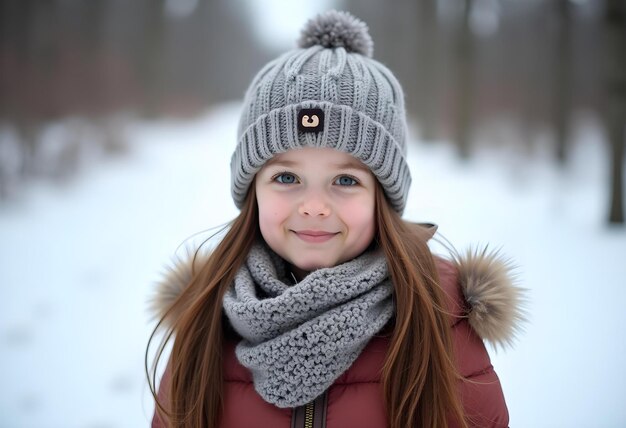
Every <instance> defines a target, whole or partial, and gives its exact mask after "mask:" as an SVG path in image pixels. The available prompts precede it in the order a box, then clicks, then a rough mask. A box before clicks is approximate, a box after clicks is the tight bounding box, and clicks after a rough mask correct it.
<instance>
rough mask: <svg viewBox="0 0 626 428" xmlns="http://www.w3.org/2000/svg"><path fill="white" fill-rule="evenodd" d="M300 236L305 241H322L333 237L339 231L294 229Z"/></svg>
mask: <svg viewBox="0 0 626 428" xmlns="http://www.w3.org/2000/svg"><path fill="white" fill-rule="evenodd" d="M292 232H293V233H295V234H296V236H297V237H298V238H300V239H301V240H303V241H305V242H310V243H321V242H326V241H328V240H330V239H332V238H333V237H334V236H335V235H337V233H338V232H324V231H317V230H300V231H297V230H292Z"/></svg>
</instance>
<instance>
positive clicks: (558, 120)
mask: <svg viewBox="0 0 626 428" xmlns="http://www.w3.org/2000/svg"><path fill="white" fill-rule="evenodd" d="M554 6H555V7H556V8H557V13H556V15H557V16H556V19H557V30H556V34H555V39H556V40H555V43H554V58H555V61H554V68H553V73H552V75H553V82H552V88H553V94H554V100H553V103H552V104H553V113H552V114H553V123H554V128H555V134H556V136H555V139H556V158H557V160H558V162H559V163H560V164H564V163H565V161H566V158H567V145H568V140H569V130H570V117H571V110H572V96H573V92H574V91H573V88H572V78H571V75H572V61H571V50H572V46H571V45H572V41H571V38H572V36H571V33H572V31H571V8H572V6H571V1H570V0H558V1H556V2H554Z"/></svg>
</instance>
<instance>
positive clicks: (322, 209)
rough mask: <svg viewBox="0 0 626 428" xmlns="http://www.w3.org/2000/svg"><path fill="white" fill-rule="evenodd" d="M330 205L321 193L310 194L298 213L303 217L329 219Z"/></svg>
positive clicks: (306, 196) (301, 204)
mask: <svg viewBox="0 0 626 428" xmlns="http://www.w3.org/2000/svg"><path fill="white" fill-rule="evenodd" d="M330 211H331V210H330V205H329V204H328V201H327V200H326V199H325V198H324V197H323V195H320V194H319V192H308V193H307V194H306V195H304V199H303V201H302V202H301V203H300V205H299V207H298V212H299V213H300V215H303V216H310V217H328V216H329V215H330Z"/></svg>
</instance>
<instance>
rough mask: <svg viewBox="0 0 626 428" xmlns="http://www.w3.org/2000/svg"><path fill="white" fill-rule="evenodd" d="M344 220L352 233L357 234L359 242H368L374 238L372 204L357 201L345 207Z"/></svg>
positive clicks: (366, 201) (367, 201)
mask: <svg viewBox="0 0 626 428" xmlns="http://www.w3.org/2000/svg"><path fill="white" fill-rule="evenodd" d="M344 219H345V222H346V224H347V225H348V227H349V228H350V229H352V232H353V233H354V232H357V233H358V235H357V238H358V240H359V241H368V243H369V240H371V239H372V237H373V236H374V229H375V224H374V223H375V222H374V202H373V201H370V200H365V201H359V202H358V203H355V204H351V205H349V206H348V207H346V210H345V211H344Z"/></svg>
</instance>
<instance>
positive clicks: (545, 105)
mask: <svg viewBox="0 0 626 428" xmlns="http://www.w3.org/2000/svg"><path fill="white" fill-rule="evenodd" d="M269 3H272V4H273V5H274V6H273V7H275V6H276V5H278V7H279V8H280V2H276V1H274V2H268V3H265V2H256V3H255V2H254V0H249V1H244V0H231V1H226V0H205V1H203V0H133V1H126V0H89V1H79V0H0V204H1V203H2V200H3V199H5V200H6V199H8V198H12V197H15V195H19V192H20V188H21V187H22V185H23V183H24V182H25V181H27V180H28V179H31V178H32V177H44V178H45V179H51V180H61V181H63V180H66V179H68V178H71V177H73V176H74V175H75V173H76V171H78V170H79V169H80V167H81V165H82V164H83V163H84V162H86V161H87V160H89V159H100V158H102V157H105V156H110V155H114V154H120V153H123V152H125V151H127V150H128V149H129V147H128V142H127V141H126V138H125V134H124V129H125V126H126V124H127V123H129V121H132V120H137V119H140V120H145V119H149V120H159V119H160V118H164V117H183V118H184V117H193V116H195V115H197V114H200V113H202V112H204V111H206V110H207V109H208V108H210V107H211V106H212V105H214V104H216V103H220V102H225V101H229V100H240V99H241V98H242V96H243V93H244V91H245V89H246V87H247V85H248V84H249V82H250V80H251V79H252V77H253V75H254V73H255V72H256V71H257V70H258V69H259V68H260V67H261V66H262V65H263V64H264V63H265V62H266V61H268V60H269V59H271V58H273V57H275V56H276V55H277V54H278V53H279V52H281V51H284V50H285V49H289V48H292V47H294V44H295V37H294V38H293V39H290V40H283V41H282V42H279V43H269V42H267V38H264V37H263V36H264V35H263V32H265V31H271V28H268V27H269V26H270V25H272V24H269V23H268V22H265V18H264V16H263V15H260V14H259V10H260V9H259V7H264V6H263V5H267V4H269ZM288 3H289V4H290V6H287V4H288ZM298 3H299V2H288V1H287V0H285V1H284V4H285V7H293V5H294V4H295V5H297V4H298ZM327 3H328V6H329V7H336V8H340V9H344V10H349V11H351V12H352V13H354V14H355V15H356V16H357V17H359V18H361V19H363V20H364V21H366V22H367V23H368V24H369V27H370V32H371V35H372V37H373V39H374V42H375V49H374V57H375V58H376V59H377V60H379V61H381V62H383V63H384V64H386V65H388V66H389V67H390V68H391V69H392V70H394V72H395V73H396V75H397V76H398V78H399V79H400V81H401V83H402V85H403V86H404V88H405V91H406V101H407V106H408V110H409V114H410V115H411V119H412V122H413V123H414V124H415V130H416V132H417V135H415V134H414V137H416V139H417V140H419V141H422V142H423V143H424V144H435V143H436V142H437V141H441V140H448V141H453V142H454V143H455V145H456V147H457V148H458V156H459V157H461V158H470V157H471V156H472V153H473V151H474V150H476V148H477V147H478V146H481V147H482V146H485V145H487V146H489V147H493V148H494V149H497V148H499V147H502V146H510V145H515V146H517V147H516V151H515V153H517V154H519V155H520V156H531V155H532V154H533V153H534V152H535V151H537V150H541V151H545V150H546V149H548V150H550V151H551V156H553V158H554V165H555V168H559V167H563V166H565V165H567V162H568V153H569V147H570V144H571V134H572V129H573V126H574V123H575V122H576V120H578V119H577V118H579V117H581V115H592V116H593V117H594V118H595V119H596V120H597V122H598V123H600V124H601V127H602V129H603V133H604V135H605V137H606V156H607V159H609V161H607V165H611V167H610V170H609V171H607V174H606V177H607V178H606V192H607V198H606V199H607V201H609V205H608V206H607V207H606V208H605V211H606V222H608V223H612V224H623V223H624V200H623V199H624V198H623V196H624V188H623V184H624V177H623V167H624V157H625V155H624V146H625V126H626V61H625V56H626V1H624V0H524V1H520V0H420V1H416V0H390V1H384V2H383V1H376V0H337V1H334V2H333V1H328V2H327ZM266 9H268V10H266V12H267V13H271V10H269V6H267V8H266ZM264 24H265V25H264ZM273 25H275V24H273ZM299 26H300V24H299ZM546 135H547V136H548V138H546ZM172 143H176V142H175V141H173V142H172ZM232 144H233V145H234V142H232Z"/></svg>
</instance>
